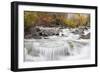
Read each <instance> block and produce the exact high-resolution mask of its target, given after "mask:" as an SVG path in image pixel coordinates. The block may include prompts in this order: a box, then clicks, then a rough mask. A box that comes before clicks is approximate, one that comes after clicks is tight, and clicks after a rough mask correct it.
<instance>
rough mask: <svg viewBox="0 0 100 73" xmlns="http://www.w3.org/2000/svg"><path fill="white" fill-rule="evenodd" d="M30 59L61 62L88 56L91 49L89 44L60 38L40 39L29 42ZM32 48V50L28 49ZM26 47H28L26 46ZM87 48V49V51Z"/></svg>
mask: <svg viewBox="0 0 100 73" xmlns="http://www.w3.org/2000/svg"><path fill="white" fill-rule="evenodd" d="M26 44H27V49H26V50H28V56H27V57H28V59H29V57H30V58H32V60H33V61H37V60H38V61H41V60H46V61H48V60H61V59H62V58H63V59H67V58H69V57H70V56H71V57H72V56H73V57H74V58H75V56H80V55H81V54H82V55H83V56H84V55H86V52H87V50H88V49H89V47H88V46H87V45H88V44H89V42H87V41H82V40H81V41H79V40H71V39H64V38H63V39H62V38H61V37H59V38H58V39H57V37H56V39H54V38H51V39H38V40H33V41H27V42H26ZM28 46H30V48H29V47H28ZM25 47H26V46H25ZM86 47H87V49H85V48H86ZM29 55H30V56H29Z"/></svg>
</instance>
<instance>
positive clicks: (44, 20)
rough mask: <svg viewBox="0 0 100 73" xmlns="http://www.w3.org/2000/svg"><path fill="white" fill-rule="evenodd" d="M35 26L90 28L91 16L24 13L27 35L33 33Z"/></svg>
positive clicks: (82, 14)
mask: <svg viewBox="0 0 100 73" xmlns="http://www.w3.org/2000/svg"><path fill="white" fill-rule="evenodd" d="M35 26H42V27H61V28H66V27H67V28H79V27H83V26H85V27H87V26H90V15H89V14H85V13H60V12H59V13H58V12H37V11H25V12H24V31H25V35H26V34H29V33H31V32H33V31H36V29H34V27H35Z"/></svg>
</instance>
